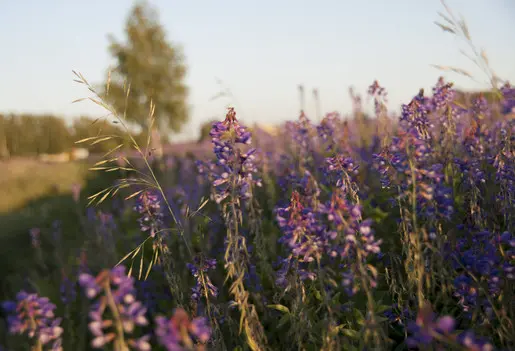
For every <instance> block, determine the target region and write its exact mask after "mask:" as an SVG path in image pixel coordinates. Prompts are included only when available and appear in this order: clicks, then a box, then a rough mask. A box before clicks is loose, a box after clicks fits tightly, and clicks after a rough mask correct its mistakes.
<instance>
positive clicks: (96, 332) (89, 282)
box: [79, 266, 150, 351]
mask: <svg viewBox="0 0 515 351" xmlns="http://www.w3.org/2000/svg"><path fill="white" fill-rule="evenodd" d="M79 284H80V285H81V286H82V288H83V289H84V292H85V294H86V296H87V297H88V298H89V299H95V298H97V297H98V298H97V299H96V301H95V303H94V304H93V305H92V306H91V310H90V312H89V318H90V323H89V330H90V332H91V333H92V334H93V340H92V341H91V346H92V347H93V348H104V347H106V345H109V344H111V343H113V342H114V343H115V344H116V345H117V347H122V348H123V347H126V346H127V344H128V345H130V346H131V347H132V348H133V349H134V350H141V351H146V350H150V343H149V339H150V336H149V335H143V336H141V337H130V338H128V339H127V341H125V338H126V337H127V336H131V334H134V332H135V328H136V327H137V326H140V327H142V326H146V325H147V324H148V320H147V318H146V312H147V309H146V307H145V306H143V304H142V303H141V302H140V301H138V300H136V297H135V296H136V291H135V288H134V278H133V277H129V276H127V273H126V268H125V267H124V266H116V267H115V268H113V269H112V270H111V271H107V270H105V271H102V272H100V273H99V274H98V276H97V277H94V276H92V275H90V274H88V273H82V274H81V275H80V276H79ZM108 311H109V312H110V313H109V314H108V313H107V312H108Z"/></svg>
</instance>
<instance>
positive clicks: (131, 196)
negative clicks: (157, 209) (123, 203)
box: [125, 190, 145, 200]
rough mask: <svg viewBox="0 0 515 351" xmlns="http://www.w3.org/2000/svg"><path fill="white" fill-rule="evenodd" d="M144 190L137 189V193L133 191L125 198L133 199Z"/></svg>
mask: <svg viewBox="0 0 515 351" xmlns="http://www.w3.org/2000/svg"><path fill="white" fill-rule="evenodd" d="M143 191H145V190H138V191H136V192H135V193H132V194H131V195H129V196H127V197H126V198H125V200H129V199H132V198H133V197H135V196H138V195H139V194H141V193H142V192H143Z"/></svg>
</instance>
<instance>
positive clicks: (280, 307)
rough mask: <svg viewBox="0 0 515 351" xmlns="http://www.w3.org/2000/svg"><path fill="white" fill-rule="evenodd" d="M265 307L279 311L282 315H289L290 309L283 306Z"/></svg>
mask: <svg viewBox="0 0 515 351" xmlns="http://www.w3.org/2000/svg"><path fill="white" fill-rule="evenodd" d="M266 307H268V308H273V309H275V310H278V311H281V312H283V313H290V309H289V308H288V307H286V306H283V305H267V306H266Z"/></svg>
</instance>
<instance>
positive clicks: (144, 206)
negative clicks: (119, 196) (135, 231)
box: [134, 191, 163, 237]
mask: <svg viewBox="0 0 515 351" xmlns="http://www.w3.org/2000/svg"><path fill="white" fill-rule="evenodd" d="M134 210H135V211H136V212H138V213H139V214H141V215H142V216H141V217H140V218H139V219H138V222H139V224H140V228H141V231H143V232H146V231H150V236H151V237H154V236H155V235H156V233H157V232H158V231H159V229H160V228H161V227H162V222H163V213H162V211H161V204H160V201H159V198H158V196H157V195H156V194H153V193H151V192H150V191H143V192H142V193H141V194H140V195H139V197H138V200H137V203H136V205H135V206H134Z"/></svg>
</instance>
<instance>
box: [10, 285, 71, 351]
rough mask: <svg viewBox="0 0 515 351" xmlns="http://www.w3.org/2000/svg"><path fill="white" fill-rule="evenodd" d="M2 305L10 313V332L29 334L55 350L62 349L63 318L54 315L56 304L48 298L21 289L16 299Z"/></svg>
mask: <svg viewBox="0 0 515 351" xmlns="http://www.w3.org/2000/svg"><path fill="white" fill-rule="evenodd" d="M2 307H3V308H4V310H5V311H6V312H7V313H8V317H7V324H8V327H9V333H11V334H20V335H21V334H27V335H28V337H29V338H31V339H35V340H36V343H38V344H39V345H42V346H48V347H50V348H49V349H51V350H54V351H58V350H62V348H61V346H60V345H61V335H62V333H63V328H62V327H61V326H60V323H61V318H56V317H55V316H54V310H55V308H56V306H55V305H54V304H52V303H51V302H50V300H49V299H48V298H46V297H40V296H38V295H37V294H29V293H27V292H25V291H20V292H19V293H18V294H17V295H16V301H6V302H4V303H2Z"/></svg>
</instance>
